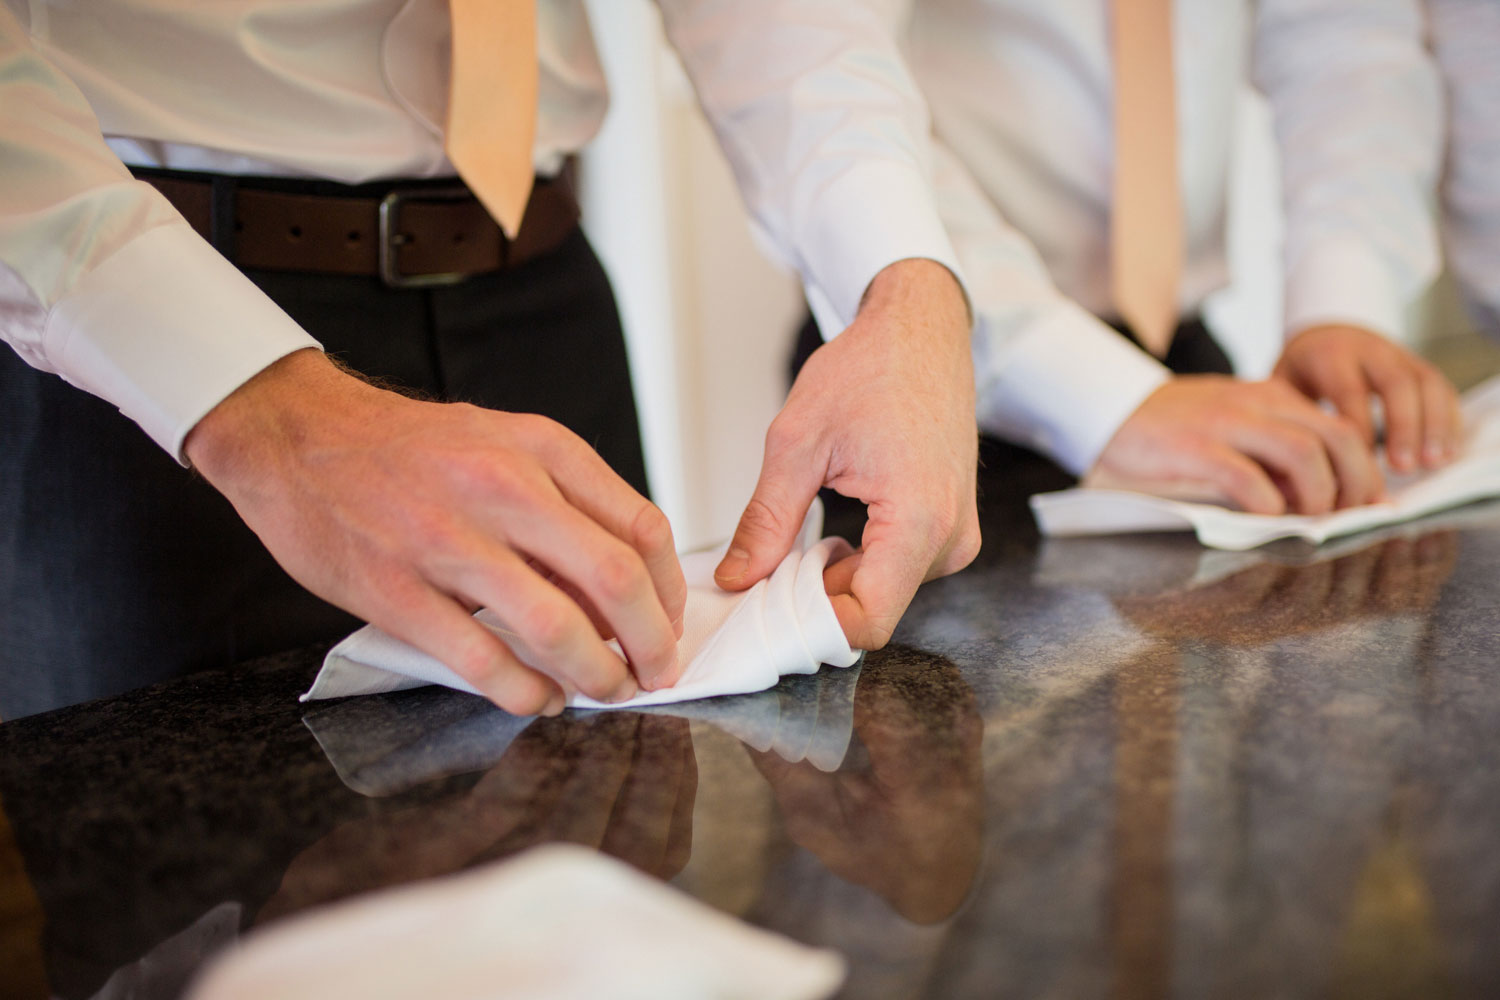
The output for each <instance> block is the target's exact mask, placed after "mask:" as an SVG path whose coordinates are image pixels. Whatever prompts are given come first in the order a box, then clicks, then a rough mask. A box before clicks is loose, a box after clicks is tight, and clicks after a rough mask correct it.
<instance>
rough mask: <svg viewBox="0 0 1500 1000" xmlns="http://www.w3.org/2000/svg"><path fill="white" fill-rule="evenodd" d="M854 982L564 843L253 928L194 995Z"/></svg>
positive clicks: (619, 997) (740, 988)
mask: <svg viewBox="0 0 1500 1000" xmlns="http://www.w3.org/2000/svg"><path fill="white" fill-rule="evenodd" d="M844 975H845V968H844V961H843V959H842V958H841V957H839V956H838V955H837V954H836V953H834V952H830V951H823V950H819V949H814V948H809V947H806V946H804V945H800V944H797V943H796V942H793V941H790V940H788V939H786V938H783V937H781V936H780V935H777V934H772V933H770V932H768V931H763V930H758V929H756V928H753V927H751V926H750V925H748V924H745V923H742V922H741V921H739V920H736V919H735V918H734V917H731V916H729V915H728V914H724V913H720V912H718V911H717V910H714V909H712V908H710V907H708V906H706V905H704V904H703V903H700V902H698V901H697V900H694V899H692V898H691V897H689V896H687V895H685V894H684V893H682V892H680V891H678V890H676V889H672V888H670V887H669V886H666V885H664V884H662V883H660V882H658V881H656V880H655V879H652V878H650V877H648V876H645V875H642V874H640V873H639V872H637V871H635V870H634V869H632V868H630V867H629V866H628V865H625V864H623V863H622V862H619V861H616V860H614V859H612V858H609V857H606V856H604V855H601V854H598V853H596V852H594V851H591V850H588V849H585V848H582V847H574V846H571V845H560V844H559V845H549V846H546V847H538V848H535V849H533V850H530V851H527V852H526V853H524V854H522V855H520V856H518V857H516V858H513V859H510V860H508V861H502V862H499V863H497V864H493V865H490V866H488V867H485V868H481V869H477V870H475V871H470V872H464V873H462V874H459V875H451V876H448V877H446V878H440V879H432V880H430V881H427V882H419V883H417V884H415V885H409V886H403V887H401V888H397V889H389V890H386V891H383V892H379V893H374V894H371V895H367V896H360V897H357V898H355V899H353V900H350V901H347V902H343V903H337V904H335V905H333V906H328V907H324V908H322V909H319V910H315V911H312V912H310V913H308V914H306V915H303V916H298V917H293V918H291V919H289V920H285V921H282V922H280V923H277V924H273V925H271V926H269V927H267V928H265V929H262V930H257V931H255V932H252V933H251V934H250V935H249V936H248V937H247V938H246V939H245V941H244V943H243V944H242V945H241V946H239V947H236V948H233V949H231V950H229V951H228V952H227V953H226V954H225V955H224V957H222V958H221V959H219V960H218V961H216V962H215V963H214V964H212V965H211V966H210V967H209V968H208V969H207V970H206V971H205V972H204V974H203V976H201V977H200V978H199V979H198V981H197V983H196V984H195V985H194V988H193V989H192V991H191V992H190V994H189V998H190V1000H262V998H265V997H276V998H277V1000H302V998H309V1000H311V998H313V997H317V998H324V997H366V998H374V1000H398V998H399V1000H413V998H417V997H443V998H444V1000H509V998H514V1000H523V998H524V1000H564V998H579V1000H584V998H588V1000H593V998H597V997H612V998H616V1000H636V998H640V1000H647V998H650V1000H818V998H822V997H827V996H830V995H832V994H833V992H834V991H835V990H836V989H838V987H839V985H840V983H842V982H843V979H844Z"/></svg>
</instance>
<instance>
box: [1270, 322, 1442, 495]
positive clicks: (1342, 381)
mask: <svg viewBox="0 0 1500 1000" xmlns="http://www.w3.org/2000/svg"><path fill="white" fill-rule="evenodd" d="M1272 377H1273V378H1279V379H1284V380H1285V381H1287V382H1289V383H1291V384H1292V385H1293V386H1294V387H1295V388H1297V389H1298V390H1299V391H1300V392H1302V393H1303V394H1304V395H1306V396H1307V397H1308V398H1309V399H1312V400H1313V401H1315V402H1316V401H1319V400H1324V399H1326V400H1328V401H1329V402H1330V403H1332V404H1333V405H1334V406H1335V407H1336V408H1337V409H1338V411H1339V412H1340V413H1342V414H1343V415H1344V416H1345V417H1348V418H1349V419H1350V420H1352V421H1353V422H1354V425H1355V426H1356V427H1358V428H1359V432H1360V434H1362V435H1363V436H1364V439H1365V443H1366V444H1367V445H1369V446H1370V447H1374V445H1375V423H1374V419H1373V418H1372V417H1371V415H1370V400H1371V398H1372V397H1378V398H1379V399H1380V403H1381V407H1382V409H1384V411H1385V453H1386V458H1387V460H1388V461H1389V462H1390V465H1391V468H1392V469H1394V470H1395V471H1396V472H1403V473H1404V472H1415V471H1416V470H1417V468H1418V465H1419V464H1420V465H1421V466H1423V467H1425V468H1428V469H1436V468H1438V467H1440V466H1443V465H1446V464H1447V463H1448V462H1450V461H1452V459H1453V457H1454V455H1455V454H1456V453H1457V451H1458V442H1459V427H1460V423H1461V418H1460V416H1459V409H1458V393H1457V392H1456V391H1455V390H1454V388H1453V385H1452V384H1451V383H1450V382H1449V381H1448V380H1447V379H1446V378H1444V377H1443V375H1442V373H1440V372H1439V371H1438V370H1437V369H1436V368H1434V367H1432V365H1430V364H1428V363H1427V362H1426V361H1423V360H1422V359H1421V358H1419V357H1417V356H1416V355H1415V354H1412V353H1411V352H1410V351H1408V350H1406V349H1405V348H1403V347H1400V346H1398V345H1396V344H1393V343H1391V342H1390V341H1388V340H1386V339H1385V338H1384V337H1381V336H1380V335H1378V334H1375V333H1371V332H1370V331H1369V330H1361V329H1358V328H1356V327H1351V326H1315V327H1310V328H1309V329H1306V330H1303V331H1302V332H1301V333H1299V334H1297V336H1295V337H1293V338H1292V340H1291V341H1290V342H1289V343H1288V344H1287V345H1286V349H1285V350H1284V351H1283V352H1282V354H1281V360H1280V361H1279V362H1277V365H1276V371H1275V372H1274V373H1273V375H1272Z"/></svg>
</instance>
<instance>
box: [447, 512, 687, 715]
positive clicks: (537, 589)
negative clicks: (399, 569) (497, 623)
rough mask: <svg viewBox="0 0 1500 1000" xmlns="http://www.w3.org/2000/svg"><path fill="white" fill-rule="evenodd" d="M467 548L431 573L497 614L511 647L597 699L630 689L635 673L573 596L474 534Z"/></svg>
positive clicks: (629, 693)
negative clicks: (463, 556) (463, 557)
mask: <svg viewBox="0 0 1500 1000" xmlns="http://www.w3.org/2000/svg"><path fill="white" fill-rule="evenodd" d="M616 544H618V543H616ZM470 550H471V552H472V553H473V554H474V556H475V557H476V558H474V559H472V560H470V561H466V562H465V563H463V564H461V565H456V566H453V567H450V568H447V569H446V570H439V572H438V573H436V574H434V575H436V576H440V577H441V578H442V579H443V580H444V585H445V586H447V587H450V588H451V589H452V590H453V592H455V593H457V594H459V595H461V596H462V597H464V598H466V599H468V600H470V601H472V602H474V603H475V604H477V605H480V606H483V607H488V608H490V609H491V610H493V611H494V612H495V613H496V614H498V615H499V616H500V618H501V620H503V621H504V622H505V624H506V627H507V629H508V632H509V633H510V634H512V635H513V636H514V641H513V644H514V645H515V647H516V649H515V652H517V653H520V654H521V655H522V656H525V657H526V658H527V659H528V660H530V661H531V662H532V663H535V664H536V665H537V666H538V667H540V668H542V669H544V670H546V671H547V672H548V673H550V674H552V675H554V676H556V677H558V678H560V679H563V680H565V681H567V682H568V683H570V684H571V685H572V686H573V687H575V688H577V689H578V690H579V691H582V692H583V693H584V694H586V695H588V696H589V697H590V698H594V699H596V700H598V701H606V702H617V701H624V700H626V699H628V698H631V697H633V696H634V695H635V694H636V692H637V684H636V679H635V678H634V677H633V676H632V675H631V672H630V670H629V669H628V668H627V666H626V664H625V662H624V661H623V660H621V659H620V657H619V656H617V655H616V654H615V653H614V652H613V651H612V650H610V648H609V647H608V646H606V645H605V644H604V641H603V640H602V639H600V637H599V633H598V632H597V631H595V629H594V626H593V624H592V623H591V622H590V621H589V618H588V615H587V614H586V613H585V612H584V611H583V609H582V608H581V607H579V605H578V603H577V602H576V601H574V600H572V599H571V598H570V597H569V596H568V595H567V594H566V593H564V592H563V591H562V590H560V589H559V588H558V587H556V586H555V585H553V584H552V583H550V582H548V581H547V580H545V579H543V578H542V576H541V575H539V574H538V573H537V572H536V571H535V570H533V569H532V568H531V567H530V566H528V565H526V563H525V561H524V560H522V559H521V558H520V557H518V556H517V555H515V553H513V552H510V551H509V550H507V549H505V548H503V547H501V546H499V545H494V544H486V543H485V542H483V541H479V540H477V539H476V540H475V541H473V542H472V543H471V546H470ZM658 614H660V611H659V610H658ZM445 662H446V661H445Z"/></svg>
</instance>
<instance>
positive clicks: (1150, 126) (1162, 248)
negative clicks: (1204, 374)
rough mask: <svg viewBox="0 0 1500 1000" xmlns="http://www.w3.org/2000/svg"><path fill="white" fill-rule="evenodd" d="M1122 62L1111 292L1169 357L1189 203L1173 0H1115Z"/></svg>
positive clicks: (1157, 351)
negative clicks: (1182, 176) (1181, 154)
mask: <svg viewBox="0 0 1500 1000" xmlns="http://www.w3.org/2000/svg"><path fill="white" fill-rule="evenodd" d="M1111 11H1112V15H1113V19H1114V61H1115V178H1114V202H1113V209H1112V213H1113V214H1112V219H1111V225H1110V256H1111V261H1110V265H1111V270H1110V273H1111V290H1112V292H1113V293H1114V301H1115V308H1116V309H1117V310H1119V313H1120V318H1121V319H1123V320H1124V321H1125V322H1126V324H1127V325H1129V327H1130V329H1131V330H1132V331H1133V332H1134V333H1135V335H1136V337H1137V338H1139V340H1140V342H1141V344H1142V345H1143V346H1144V347H1145V348H1146V349H1147V350H1148V351H1150V352H1151V353H1152V354H1154V355H1156V356H1157V357H1162V356H1164V355H1165V354H1166V353H1167V348H1168V347H1170V346H1171V343H1172V334H1173V333H1174V332H1175V330H1176V328H1177V293H1178V286H1179V284H1180V283H1181V279H1182V255H1183V252H1182V244H1183V234H1182V201H1181V195H1180V191H1179V182H1178V176H1177V96H1176V90H1175V88H1174V84H1173V79H1172V76H1173V74H1172V0H1111Z"/></svg>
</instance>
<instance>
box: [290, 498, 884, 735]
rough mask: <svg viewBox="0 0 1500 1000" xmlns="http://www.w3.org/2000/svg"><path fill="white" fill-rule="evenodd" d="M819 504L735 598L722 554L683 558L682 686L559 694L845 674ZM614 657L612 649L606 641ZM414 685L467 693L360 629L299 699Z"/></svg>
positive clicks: (440, 671)
mask: <svg viewBox="0 0 1500 1000" xmlns="http://www.w3.org/2000/svg"><path fill="white" fill-rule="evenodd" d="M822 526H823V511H822V507H821V506H820V505H819V504H817V503H814V504H813V506H812V508H811V509H809V510H808V512H807V518H806V520H804V521H803V524H802V531H801V533H800V534H799V535H798V538H797V542H796V544H794V545H793V546H792V551H791V553H790V554H788V555H787V557H786V558H785V559H783V560H782V561H781V565H779V566H777V567H776V569H775V571H774V572H773V573H772V574H771V576H770V577H769V578H767V579H765V580H762V581H761V582H759V583H757V584H756V585H755V586H753V587H751V588H750V589H749V590H747V591H744V592H743V593H738V594H731V593H729V592H727V591H725V590H721V589H720V588H719V586H718V585H717V584H716V583H714V569H715V567H717V566H718V564H719V560H720V559H722V558H723V551H724V550H723V549H720V550H717V551H713V552H698V553H694V554H691V555H687V556H683V557H682V572H683V574H684V575H685V576H686V577H687V584H688V596H687V608H686V611H685V612H684V615H683V622H682V639H681V640H680V641H679V642H678V644H677V655H678V657H679V659H680V660H685V661H686V662H687V667H686V669H685V670H684V671H683V674H682V679H681V680H679V681H678V682H677V684H676V685H675V686H673V687H670V688H664V689H662V690H660V691H651V692H646V691H643V692H641V693H640V694H639V695H637V696H636V697H634V698H632V699H630V700H629V701H624V702H619V703H618V704H613V705H609V704H605V703H603V702H598V701H594V700H593V699H592V698H589V697H587V696H585V695H583V694H580V693H579V692H577V691H574V690H568V691H567V694H568V704H569V705H570V706H573V707H575V708H638V707H641V706H645V705H666V704H671V703H673V702H679V701H688V700H691V699H694V698H713V697H716V696H718V695H726V694H747V693H749V692H751V691H764V690H765V689H766V688H769V687H771V686H772V685H774V684H775V683H776V682H777V681H778V680H779V679H780V678H781V677H782V676H783V675H785V674H811V673H816V672H817V670H818V667H819V666H820V665H822V664H824V663H829V664H832V665H833V666H836V667H847V666H849V665H851V664H852V663H854V662H855V660H857V659H859V654H858V653H857V652H855V651H854V650H853V649H851V648H850V646H849V642H848V640H847V639H845V638H844V630H843V629H842V628H841V627H840V626H839V621H838V616H837V615H835V614H834V611H833V605H832V603H830V602H829V600H828V594H827V593H826V592H825V591H824V590H823V569H824V567H826V566H827V565H828V559H829V556H830V555H831V553H832V552H833V549H834V545H835V544H836V542H835V540H834V539H824V540H823V541H817V540H816V539H817V538H818V536H819V534H820V533H821V531H822ZM475 617H476V618H477V619H478V620H479V621H480V622H482V623H484V624H485V625H487V626H488V627H490V628H491V629H494V630H495V631H496V632H497V633H500V634H502V635H503V636H504V637H505V639H506V643H507V644H508V645H509V646H510V647H511V649H512V650H514V651H515V653H516V655H517V656H518V657H520V658H521V659H522V660H523V661H525V662H528V663H531V662H535V661H534V658H533V656H532V654H531V652H530V651H529V650H528V649H527V648H526V647H525V645H524V644H523V643H521V642H520V641H519V640H518V638H517V637H516V636H515V634H514V633H512V632H510V631H508V630H507V629H506V628H505V625H504V623H503V622H502V621H501V620H500V618H499V617H498V616H496V615H495V614H494V613H492V612H490V611H489V610H487V609H486V610H484V611H480V612H479V613H478V614H477V615H475ZM610 646H611V648H613V649H614V651H615V652H616V653H619V652H620V648H619V646H618V644H616V643H611V644H610ZM423 684H442V685H445V686H447V687H451V688H457V689H458V690H460V691H468V692H471V693H478V692H475V690H474V688H473V687H472V686H471V685H470V684H468V683H467V682H466V681H464V680H463V678H461V677H459V676H458V675H457V674H455V673H454V672H453V671H451V670H449V669H448V668H447V667H445V666H443V664H441V663H439V662H438V661H437V660H435V659H433V658H432V657H430V656H428V655H427V654H426V653H423V652H421V651H420V650H417V649H415V648H414V647H412V646H409V645H407V644H406V643H404V642H402V641H401V640H399V639H396V638H393V637H392V636H390V635H387V634H386V633H384V632H382V631H380V630H379V629H377V628H375V627H374V626H373V625H366V626H365V627H364V628H362V629H360V630H359V631H358V632H355V633H354V634H353V635H351V636H349V637H348V638H346V639H345V640H344V641H342V642H340V643H339V644H338V645H337V646H334V647H333V649H331V650H329V651H328V656H327V657H326V658H325V659H324V660H323V669H322V670H320V671H319V672H318V676H317V678H316V679H314V681H313V685H312V687H311V688H310V689H308V692H307V693H306V694H304V695H303V696H302V700H303V701H310V700H313V699H317V698H341V697H344V696H345V695H353V694H377V693H380V692H382V691H400V690H403V689H405V688H413V687H420V686H422V685H423Z"/></svg>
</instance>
